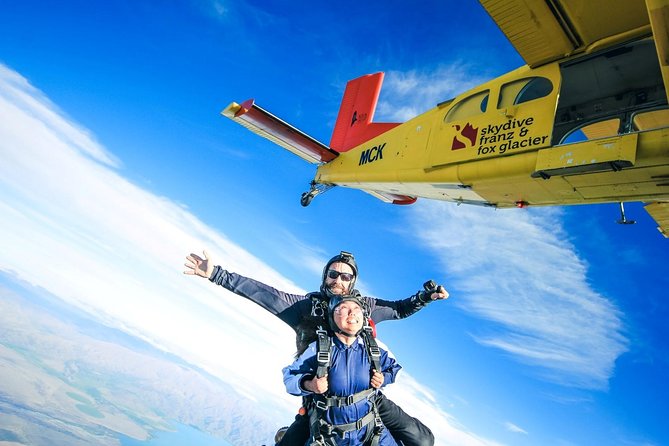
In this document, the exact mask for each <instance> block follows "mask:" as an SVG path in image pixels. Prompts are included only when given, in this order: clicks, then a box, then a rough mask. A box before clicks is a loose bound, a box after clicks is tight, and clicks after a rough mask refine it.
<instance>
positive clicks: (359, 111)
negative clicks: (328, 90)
mask: <svg viewBox="0 0 669 446" xmlns="http://www.w3.org/2000/svg"><path fill="white" fill-rule="evenodd" d="M382 83H383V73H374V74H366V75H364V76H361V77H359V78H357V79H353V80H352V81H349V82H348V83H347V84H346V91H344V98H343V99H342V101H341V107H340V108H339V115H338V116H337V123H336V124H335V128H334V132H332V140H331V141H330V147H331V148H332V149H334V150H336V151H337V152H340V153H341V152H346V151H347V150H350V149H352V148H353V147H355V146H358V145H360V144H362V143H364V142H365V141H368V140H369V139H371V138H374V137H375V136H378V135H380V134H381V133H384V132H387V131H388V130H390V129H392V128H393V127H396V126H398V125H399V124H398V123H379V122H372V118H373V117H374V111H375V110H376V103H377V101H378V99H379V92H380V91H381V84H382Z"/></svg>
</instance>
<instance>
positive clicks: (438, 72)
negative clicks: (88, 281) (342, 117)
mask: <svg viewBox="0 0 669 446" xmlns="http://www.w3.org/2000/svg"><path fill="white" fill-rule="evenodd" d="M486 80H487V78H485V77H483V76H481V75H475V74H472V68H471V67H470V66H468V65H466V64H463V63H461V62H455V63H452V64H450V65H442V66H440V67H438V68H436V69H435V70H434V71H431V72H430V71H423V72H419V71H416V70H411V71H406V72H401V71H388V72H387V73H386V75H385V78H384V81H383V89H382V90H381V97H380V100H379V103H378V107H377V112H376V113H377V114H376V117H375V121H378V122H386V121H387V122H404V121H407V120H409V119H411V118H413V117H415V116H417V115H419V114H420V113H423V112H425V111H427V110H429V109H431V108H433V107H435V106H436V105H437V104H438V103H439V102H442V101H446V100H449V99H453V98H454V97H455V96H457V95H459V94H462V93H464V92H465V91H467V90H468V89H470V88H473V87H475V86H476V85H478V84H480V83H481V82H484V81H486Z"/></svg>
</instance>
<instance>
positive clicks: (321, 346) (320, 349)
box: [316, 327, 332, 378]
mask: <svg viewBox="0 0 669 446" xmlns="http://www.w3.org/2000/svg"><path fill="white" fill-rule="evenodd" d="M316 336H317V337H318V338H317V339H316V343H317V344H316V346H317V350H316V364H317V365H318V368H317V369H316V377H317V378H322V377H324V376H325V375H327V374H328V369H329V368H330V360H331V353H330V347H332V338H330V336H328V332H327V331H326V330H323V327H319V328H318V330H316Z"/></svg>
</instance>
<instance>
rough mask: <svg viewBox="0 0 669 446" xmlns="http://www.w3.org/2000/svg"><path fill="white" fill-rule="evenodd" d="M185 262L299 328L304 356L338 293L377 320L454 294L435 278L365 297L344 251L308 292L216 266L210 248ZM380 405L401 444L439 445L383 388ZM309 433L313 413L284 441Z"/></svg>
mask: <svg viewBox="0 0 669 446" xmlns="http://www.w3.org/2000/svg"><path fill="white" fill-rule="evenodd" d="M185 266H186V269H185V271H184V273H185V274H189V275H195V276H200V277H204V278H208V279H209V280H210V281H211V282H213V283H215V284H217V285H221V286H222V287H224V288H226V289H228V290H230V291H232V292H233V293H235V294H238V295H240V296H242V297H245V298H247V299H249V300H251V301H252V302H255V303H256V304H258V305H260V306H261V307H263V308H264V309H265V310H267V311H269V312H270V313H272V314H274V315H275V316H277V317H278V318H280V319H281V320H282V321H284V322H285V323H286V324H288V325H289V326H290V327H291V328H293V330H295V332H296V334H297V337H296V344H297V346H298V352H297V355H298V357H299V356H300V355H301V354H302V353H303V352H304V349H305V348H306V347H307V346H308V345H309V344H310V343H311V342H313V341H314V340H315V339H316V327H318V326H323V327H328V328H329V325H328V319H327V318H328V316H329V314H328V306H329V303H330V301H331V299H332V298H333V297H341V296H344V295H346V296H353V297H355V298H357V299H359V301H360V302H361V303H362V306H363V309H364V311H365V312H366V315H367V316H368V317H369V318H370V320H371V321H372V323H373V324H376V323H379V322H382V321H386V320H395V319H403V318H406V317H408V316H411V315H413V314H414V313H416V312H417V311H419V310H421V309H422V308H423V307H425V306H426V305H427V304H428V303H430V302H432V301H434V300H444V299H447V298H448V296H449V295H448V292H447V291H446V290H445V289H444V287H443V286H437V285H435V284H434V283H433V282H430V284H431V285H430V286H425V290H423V291H419V292H417V293H416V294H414V295H413V296H410V297H408V298H406V299H403V300H398V301H387V300H382V299H375V298H371V297H364V296H361V295H360V293H359V292H358V291H357V290H356V289H355V288H354V286H355V282H356V279H357V278H358V267H357V265H356V262H355V259H354V258H353V255H351V254H350V253H347V252H344V251H342V252H341V253H340V254H338V255H336V256H334V257H333V258H332V259H330V260H329V261H328V262H327V264H326V265H325V267H324V268H323V275H322V278H321V286H320V290H319V291H315V292H311V293H308V294H307V295H306V296H303V295H298V294H289V293H285V292H283V291H279V290H277V289H275V288H273V287H271V286H269V285H266V284H264V283H261V282H258V281H257V280H254V279H251V278H248V277H244V276H240V275H239V274H236V273H233V272H229V271H226V270H225V269H223V268H222V267H220V266H218V265H216V266H214V263H213V262H212V259H211V258H210V257H209V255H208V253H207V252H206V251H205V252H204V258H202V257H200V256H198V255H196V254H192V253H191V254H190V255H189V256H187V257H186V264H185ZM426 285H427V284H426ZM377 406H378V412H379V416H380V418H381V420H382V421H383V424H384V425H385V427H386V428H387V429H388V430H389V431H390V434H391V435H392V436H393V438H394V439H395V440H396V441H397V442H398V443H400V442H401V444H404V445H405V446H431V445H433V444H434V435H433V434H432V432H431V431H430V429H429V428H428V427H427V426H425V425H424V424H423V423H422V422H420V421H419V420H418V419H416V418H414V417H411V416H410V415H408V414H407V413H406V412H404V411H403V410H402V409H401V408H400V407H399V406H397V405H396V404H395V403H393V402H392V401H391V400H389V399H388V398H386V397H385V395H383V393H381V392H378V398H377ZM309 435H310V429H309V420H308V416H307V415H306V414H302V413H300V414H298V415H297V416H296V417H295V422H293V424H292V425H291V426H290V427H289V428H288V430H287V431H286V432H285V434H284V436H283V438H282V439H281V440H280V442H279V443H278V444H279V445H280V446H293V445H295V446H297V445H299V446H303V445H304V444H305V443H306V442H307V440H308V439H309Z"/></svg>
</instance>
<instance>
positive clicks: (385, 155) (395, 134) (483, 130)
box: [222, 0, 669, 237]
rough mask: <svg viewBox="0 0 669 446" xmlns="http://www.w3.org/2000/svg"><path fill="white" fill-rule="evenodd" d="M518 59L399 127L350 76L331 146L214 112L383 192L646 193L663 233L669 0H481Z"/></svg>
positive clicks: (374, 79) (248, 105)
mask: <svg viewBox="0 0 669 446" xmlns="http://www.w3.org/2000/svg"><path fill="white" fill-rule="evenodd" d="M481 4H482V5H483V7H484V8H485V9H486V10H487V11H488V13H489V14H490V16H491V17H492V18H493V20H495V22H496V23H497V25H498V26H499V27H500V29H501V30H502V31H503V32H504V33H505V34H506V36H507V38H509V40H510V41H511V43H512V44H513V45H514V47H515V48H516V50H517V51H518V52H519V53H520V55H521V56H522V57H523V59H524V60H525V62H526V63H527V65H525V66H523V67H521V68H518V69H516V70H514V71H512V72H510V73H507V74H505V75H503V76H500V77H499V78H497V79H494V80H491V81H489V82H487V83H485V84H482V85H480V86H478V87H476V88H473V89H471V90H469V91H467V92H465V93H463V94H461V95H459V96H457V97H455V98H453V99H450V100H448V101H444V102H442V103H440V104H437V106H436V107H434V108H433V109H431V110H429V111H427V112H425V113H423V114H421V115H419V116H416V117H415V118H413V119H411V120H409V121H407V122H404V123H377V122H373V120H372V118H373V116H374V110H375V107H376V102H377V99H378V95H379V91H380V89H381V83H382V82H383V73H375V74H369V75H365V76H362V77H360V78H357V79H354V80H352V81H350V82H349V83H348V84H347V86H346V90H345V92H344V97H343V100H342V104H341V108H340V110H339V115H338V117H337V121H336V123H335V127H334V131H333V134H332V139H331V141H330V145H329V146H328V145H325V144H323V143H321V142H319V141H317V140H315V139H314V138H311V137H310V136H308V135H306V134H305V133H303V132H301V131H299V130H298V129H296V128H295V127H293V126H291V125H290V124H288V123H286V122H284V121H282V120H281V119H279V118H277V117H276V116H274V115H272V114H270V113H269V112H267V111H265V110H263V109H262V108H260V107H258V106H257V105H256V104H255V103H254V100H253V99H250V100H248V101H246V102H244V103H242V104H237V103H234V102H233V103H232V104H230V105H229V106H228V107H226V108H225V110H223V111H222V114H223V115H224V116H226V117H228V118H230V119H232V120H234V121H236V122H238V123H239V124H241V125H243V126H245V127H247V128H248V129H250V130H251V131H253V132H255V133H257V134H259V135H260V136H263V137H265V138H267V139H269V140H271V141H273V142H275V143H276V144H278V145H280V146H282V147H284V148H286V149H288V150H290V151H291V152H293V153H295V154H297V155H298V156H300V157H302V158H303V159H305V160H307V161H309V162H311V163H314V164H317V165H318V167H317V169H316V176H315V178H314V180H313V181H312V182H311V190H310V191H309V192H305V193H304V194H302V200H301V202H302V205H304V206H306V205H308V204H309V203H310V202H311V200H312V199H313V197H314V196H316V195H317V194H319V193H321V192H323V191H325V190H327V189H329V188H330V187H332V186H335V185H336V186H345V187H350V188H354V189H361V190H363V191H365V192H368V193H370V194H372V195H374V196H376V197H378V198H380V199H382V200H384V201H386V202H390V203H395V204H411V203H413V202H415V201H416V198H417V197H422V198H429V199H437V200H446V201H452V202H456V203H465V204H474V205H483V206H491V207H496V208H510V207H519V208H523V207H527V206H550V205H571V204H588V203H607V202H613V203H620V210H621V217H622V218H621V220H620V221H619V222H620V223H631V221H630V220H627V219H626V218H625V214H624V208H623V204H622V203H623V202H627V201H642V202H646V203H647V204H646V206H645V209H646V210H647V211H648V213H649V214H650V215H651V216H652V217H653V218H654V219H655V221H656V222H657V223H658V229H659V230H660V231H661V232H662V233H663V234H664V236H665V237H667V236H669V106H668V105H667V104H668V101H667V98H668V92H669V88H667V85H669V0H645V2H644V0H617V1H614V0H587V1H584V0H481Z"/></svg>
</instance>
